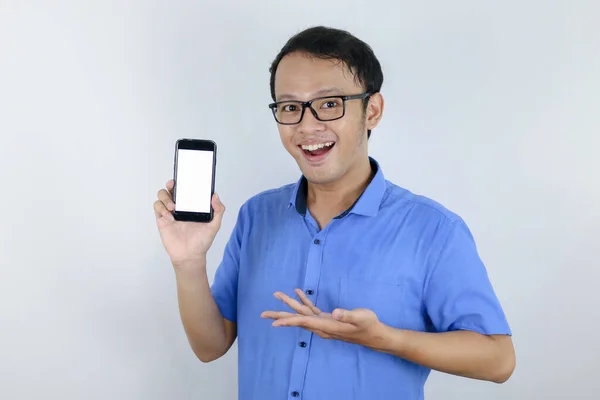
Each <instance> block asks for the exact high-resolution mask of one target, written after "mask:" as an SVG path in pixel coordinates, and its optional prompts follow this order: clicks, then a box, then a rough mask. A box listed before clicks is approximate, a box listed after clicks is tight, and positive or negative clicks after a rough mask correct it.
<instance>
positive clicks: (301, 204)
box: [289, 157, 386, 218]
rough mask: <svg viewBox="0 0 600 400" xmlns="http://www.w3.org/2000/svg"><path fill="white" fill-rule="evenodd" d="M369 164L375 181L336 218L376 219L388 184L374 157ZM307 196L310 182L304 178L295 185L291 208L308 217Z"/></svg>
mask: <svg viewBox="0 0 600 400" xmlns="http://www.w3.org/2000/svg"><path fill="white" fill-rule="evenodd" d="M369 162H370V164H371V169H372V170H373V171H374V172H375V176H373V179H371V182H370V183H369V185H368V186H367V188H366V189H365V190H364V192H363V193H362V194H361V195H360V196H359V198H358V199H357V200H356V202H354V204H353V205H352V206H351V207H350V208H349V209H347V210H346V211H344V212H343V213H342V214H340V215H339V216H338V217H336V218H341V217H343V216H345V215H346V214H349V213H353V214H358V215H364V216H367V217H374V216H376V215H377V212H378V211H379V206H380V205H381V202H382V200H383V195H384V194H385V187H386V182H385V177H384V176H383V171H382V170H381V166H380V165H379V163H378V162H377V161H376V160H375V159H373V158H372V157H369ZM307 194H308V182H307V181H306V178H305V177H304V176H302V177H300V179H299V180H298V182H296V184H295V185H294V190H293V191H292V196H291V198H290V203H289V207H291V206H293V207H294V208H295V209H296V211H297V212H298V213H299V214H300V215H303V216H305V215H306V207H307V206H306V196H307Z"/></svg>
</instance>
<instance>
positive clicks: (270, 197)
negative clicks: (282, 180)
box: [239, 183, 296, 219]
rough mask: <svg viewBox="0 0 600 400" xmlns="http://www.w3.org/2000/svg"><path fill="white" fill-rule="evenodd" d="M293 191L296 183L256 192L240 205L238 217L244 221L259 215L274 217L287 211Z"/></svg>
mask: <svg viewBox="0 0 600 400" xmlns="http://www.w3.org/2000/svg"><path fill="white" fill-rule="evenodd" d="M295 189H296V183H289V184H286V185H283V186H280V187H276V188H272V189H267V190H264V191H261V192H258V193H256V194H255V195H253V196H251V197H250V198H248V199H247V200H246V201H245V202H244V203H243V204H242V206H241V208H240V211H239V212H240V216H241V217H242V218H244V219H254V218H255V217H257V216H260V215H271V216H275V215H276V214H279V213H281V212H283V211H284V210H286V209H287V206H288V205H289V204H290V199H291V198H292V195H293V193H294V191H295Z"/></svg>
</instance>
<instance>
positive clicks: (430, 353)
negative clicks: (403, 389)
mask: <svg viewBox="0 0 600 400" xmlns="http://www.w3.org/2000/svg"><path fill="white" fill-rule="evenodd" d="M373 347H374V348H375V349H377V350H379V351H382V352H385V353H389V354H393V355H396V356H398V357H401V358H403V359H405V360H408V361H411V362H413V363H416V364H419V365H423V366H425V367H428V368H431V369H434V370H437V371H440V372H445V373H449V374H453V375H459V376H464V377H468V378H474V379H481V380H487V381H492V382H497V383H502V382H504V381H506V380H507V379H508V378H509V377H510V375H511V374H512V371H513V369H514V364H515V357H514V350H513V347H512V342H511V339H510V337H508V336H486V335H481V334H478V333H476V332H471V331H453V332H442V333H429V332H417V331H408V330H399V329H395V328H392V327H389V326H386V325H382V329H381V330H380V331H379V333H378V334H377V338H375V339H374V340H373Z"/></svg>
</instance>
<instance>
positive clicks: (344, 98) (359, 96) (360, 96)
mask: <svg viewBox="0 0 600 400" xmlns="http://www.w3.org/2000/svg"><path fill="white" fill-rule="evenodd" d="M372 95H373V93H371V92H365V93H360V94H353V95H348V96H343V95H341V96H336V95H332V96H323V97H317V98H315V99H312V100H309V101H298V100H282V101H276V102H274V103H271V104H269V108H270V109H271V111H272V112H273V118H275V121H276V122H277V123H278V124H281V125H297V124H299V123H300V122H302V118H304V111H305V110H306V109H307V108H308V109H310V112H311V113H312V115H313V116H314V117H315V118H316V119H317V120H319V121H322V122H329V121H335V120H338V119H341V118H343V117H344V115H346V101H348V100H358V99H361V100H364V99H366V98H368V97H369V96H372ZM323 99H341V100H342V115H340V116H339V117H335V118H332V119H321V118H319V114H318V113H317V111H316V110H315V109H314V108H312V103H313V102H315V101H317V100H323ZM283 103H296V104H299V105H300V106H301V107H302V112H301V113H300V119H298V122H280V121H279V120H278V119H277V115H276V112H277V110H276V108H277V105H279V104H283Z"/></svg>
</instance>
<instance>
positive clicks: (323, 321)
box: [273, 315, 356, 336]
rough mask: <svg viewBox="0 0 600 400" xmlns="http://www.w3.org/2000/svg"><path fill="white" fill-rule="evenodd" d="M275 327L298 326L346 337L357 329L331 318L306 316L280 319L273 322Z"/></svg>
mask: <svg viewBox="0 0 600 400" xmlns="http://www.w3.org/2000/svg"><path fill="white" fill-rule="evenodd" d="M273 326H297V327H300V328H304V329H308V330H317V331H321V332H324V333H326V334H328V335H331V336H336V335H344V334H345V333H350V332H352V330H354V329H356V328H355V327H354V326H352V325H349V324H345V323H343V322H339V321H336V320H334V319H331V318H321V317H317V316H306V315H297V316H293V317H288V318H282V319H278V320H276V321H274V322H273Z"/></svg>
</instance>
